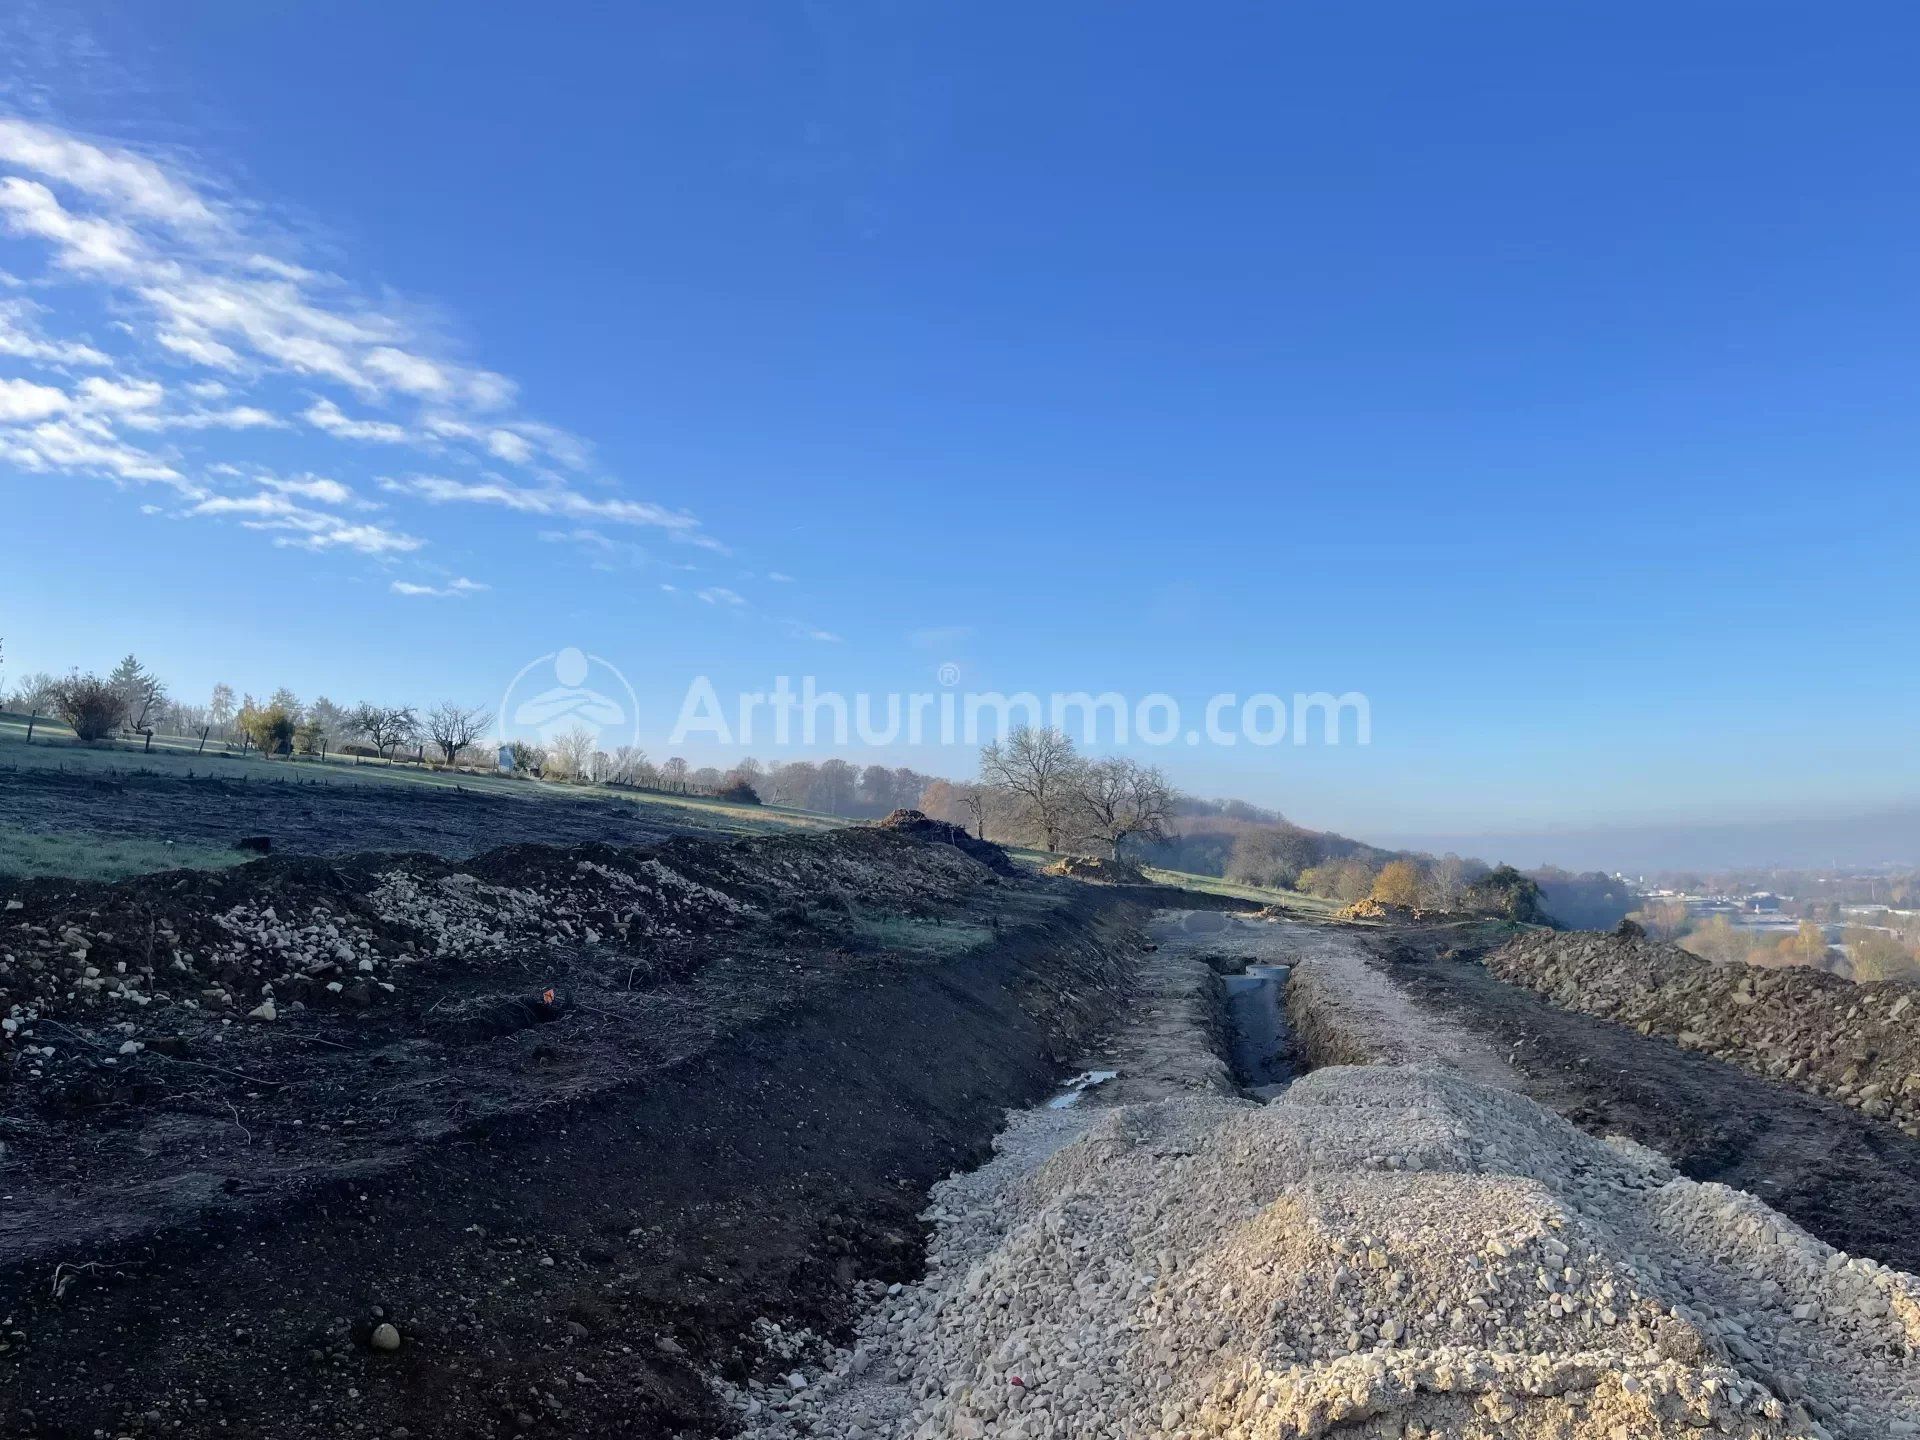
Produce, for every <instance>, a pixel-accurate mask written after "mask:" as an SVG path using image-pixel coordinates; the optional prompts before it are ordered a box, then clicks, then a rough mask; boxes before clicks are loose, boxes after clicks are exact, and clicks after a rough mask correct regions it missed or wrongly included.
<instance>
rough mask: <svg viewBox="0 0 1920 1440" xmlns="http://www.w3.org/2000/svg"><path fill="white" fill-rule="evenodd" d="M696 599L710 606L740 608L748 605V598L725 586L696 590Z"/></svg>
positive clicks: (712, 586) (710, 586)
mask: <svg viewBox="0 0 1920 1440" xmlns="http://www.w3.org/2000/svg"><path fill="white" fill-rule="evenodd" d="M694 597H695V598H696V599H700V600H704V601H706V602H707V604H709V605H733V606H740V605H745V604H746V603H747V597H746V596H744V595H742V594H741V593H740V592H739V591H737V590H729V589H727V587H726V586H724V585H709V586H708V587H707V588H706V589H704V590H696V591H695V592H694Z"/></svg>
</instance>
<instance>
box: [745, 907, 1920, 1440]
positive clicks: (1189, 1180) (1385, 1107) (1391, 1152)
mask: <svg viewBox="0 0 1920 1440" xmlns="http://www.w3.org/2000/svg"><path fill="white" fill-rule="evenodd" d="M1266 934H1267V935H1268V936H1270V937H1271V940H1270V943H1268V944H1266V945H1263V946H1262V947H1261V948H1262V949H1264V950H1265V951H1266V952H1267V953H1266V954H1265V956H1264V957H1263V958H1269V959H1273V960H1278V961H1283V962H1284V961H1288V960H1298V959H1300V958H1301V957H1300V954H1299V951H1300V950H1302V949H1310V950H1311V953H1310V954H1308V955H1307V956H1306V964H1307V966H1308V967H1309V969H1311V968H1312V967H1313V966H1314V965H1316V964H1328V968H1329V971H1330V972H1337V971H1338V970H1339V969H1340V968H1341V966H1342V964H1344V962H1342V961H1339V960H1338V958H1337V957H1334V958H1333V960H1332V962H1331V963H1330V956H1331V954H1332V951H1333V950H1337V949H1339V948H1340V947H1339V945H1338V944H1337V943H1335V941H1337V937H1333V939H1330V940H1326V941H1321V940H1319V937H1315V938H1316V942H1317V943H1316V944H1315V945H1314V946H1312V947H1303V946H1300V945H1299V944H1298V943H1297V942H1298V936H1297V935H1291V934H1290V933H1289V932H1287V931H1284V930H1279V929H1278V928H1277V927H1276V928H1274V929H1269V930H1267V931H1266ZM1245 938H1246V937H1245V936H1244V935H1240V934H1236V935H1235V936H1234V939H1235V941H1236V943H1238V942H1239V941H1241V940H1243V939H1245ZM1219 940H1220V937H1218V936H1192V937H1190V938H1188V939H1186V940H1174V941H1171V942H1169V943H1166V944H1163V948H1162V950H1161V952H1159V954H1158V955H1157V956H1155V957H1154V961H1155V968H1156V972H1157V973H1156V975H1154V976H1152V977H1149V981H1150V983H1149V985H1148V992H1149V993H1150V994H1153V995H1156V996H1158V997H1159V999H1158V1003H1156V1004H1154V1005H1152V1006H1149V1007H1147V1009H1146V1010H1145V1011H1143V1013H1141V1014H1140V1015H1138V1016H1137V1017H1136V1020H1137V1022H1138V1023H1137V1025H1136V1026H1135V1027H1134V1029H1135V1032H1137V1033H1138V1034H1139V1035H1140V1036H1143V1037H1146V1040H1147V1044H1146V1049H1147V1051H1148V1052H1149V1053H1148V1055H1147V1056H1146V1057H1145V1058H1148V1059H1151V1058H1152V1055H1153V1054H1155V1053H1157V1052H1159V1051H1160V1050H1162V1049H1163V1047H1164V1046H1165V1045H1166V1044H1168V1043H1169V1042H1170V1041H1171V1040H1172V1039H1173V1038H1174V1032H1175V1031H1177V1030H1178V1028H1179V1026H1180V1024H1181V1023H1183V1022H1184V1021H1185V1019H1186V1017H1187V1015H1188V1014H1190V1013H1191V1012H1190V1004H1189V1000H1190V996H1189V993H1188V989H1187V987H1186V986H1185V985H1184V984H1182V983H1180V975H1181V973H1182V972H1183V971H1184V972H1185V973H1186V975H1187V977H1188V978H1191V975H1192V971H1191V968H1190V967H1191V966H1193V965H1194V964H1197V963H1198V962H1196V961H1194V960H1193V959H1192V952H1194V951H1197V950H1199V949H1201V948H1202V947H1204V948H1205V949H1207V950H1210V951H1217V950H1218V949H1219ZM1290 943H1291V949H1290V948H1289V945H1290ZM1296 973H1299V972H1296ZM1370 973H1371V972H1370ZM1361 1008H1362V1010H1363V1011H1364V1013H1365V1015H1366V1016H1367V1017H1369V1018H1368V1022H1367V1023H1369V1024H1372V1025H1379V1024H1381V1023H1382V1019H1381V1017H1382V1016H1387V1017H1389V1020H1390V1018H1391V1016H1392V1014H1393V1011H1394V1005H1393V1003H1392V997H1390V996H1389V997H1386V998H1384V999H1383V998H1382V997H1381V996H1379V995H1378V994H1373V995H1370V996H1369V997H1368V998H1367V1000H1366V1003H1365V1004H1364V1005H1362V1006H1361ZM1174 1011H1177V1012H1181V1013H1180V1014H1173V1013H1171V1012H1174ZM1190 1038H1191V1039H1192V1042H1193V1043H1194V1044H1195V1045H1197V1046H1201V1047H1204V1046H1205V1045H1206V1043H1207V1037H1206V1036H1205V1034H1204V1033H1201V1034H1195V1035H1193V1036H1191V1037H1190ZM1373 1038H1374V1039H1375V1040H1379V1039H1381V1038H1382V1037H1381V1036H1379V1035H1375V1036H1374V1037H1373ZM1385 1038H1386V1039H1387V1041H1388V1043H1389V1044H1391V1043H1392V1037H1391V1036H1390V1035H1389V1036H1386V1037H1385ZM1411 1043H1412V1044H1413V1046H1414V1048H1416V1049H1417V1050H1419V1051H1421V1052H1426V1053H1424V1054H1423V1059H1425V1060H1427V1061H1428V1063H1423V1064H1420V1065H1413V1066H1408V1065H1374V1066H1364V1067H1337V1068H1333V1069H1327V1070H1321V1071H1317V1072H1315V1073H1313V1074H1311V1075H1309V1076H1307V1077H1306V1078H1304V1079H1302V1080H1300V1081H1299V1082H1297V1083H1296V1084H1295V1085H1293V1086H1292V1087H1291V1089H1290V1090H1288V1091H1287V1092H1286V1093H1285V1094H1284V1095H1283V1096H1281V1097H1280V1098H1279V1099H1277V1100H1276V1101H1275V1102H1274V1103H1272V1104H1270V1105H1267V1106H1264V1107H1261V1106H1257V1105H1254V1104H1252V1103H1250V1102H1247V1101H1243V1100H1237V1099H1233V1098H1228V1097H1224V1096H1222V1095H1220V1094H1218V1093H1217V1091H1216V1089H1215V1085H1214V1084H1213V1083H1209V1082H1211V1081H1213V1080H1214V1077H1213V1076H1212V1075H1211V1074H1210V1073H1208V1072H1206V1071H1205V1069H1204V1067H1203V1068H1202V1069H1200V1070H1199V1071H1197V1072H1187V1073H1179V1072H1178V1071H1177V1069H1176V1074H1177V1075H1178V1081H1177V1082H1176V1083H1175V1084H1173V1085H1170V1086H1169V1087H1168V1088H1167V1090H1166V1095H1167V1096H1168V1097H1169V1098H1145V1099H1142V1098H1138V1097H1139V1092H1140V1090H1141V1088H1142V1086H1141V1085H1140V1083H1139V1082H1138V1080H1137V1078H1136V1083H1135V1084H1134V1085H1133V1086H1132V1087H1131V1089H1130V1090H1129V1091H1128V1092H1127V1093H1128V1094H1131V1095H1132V1096H1133V1097H1135V1098H1133V1100H1132V1102H1131V1103H1124V1104H1113V1103H1111V1102H1110V1099H1109V1096H1110V1095H1112V1096H1118V1095H1121V1093H1122V1085H1123V1084H1124V1082H1125V1080H1126V1078H1127V1074H1128V1065H1129V1058H1130V1056H1129V1045H1130V1042H1129V1041H1128V1039H1126V1038H1125V1037H1123V1040H1122V1043H1121V1044H1120V1046H1119V1054H1118V1056H1117V1058H1116V1059H1115V1060H1113V1061H1111V1062H1108V1063H1110V1064H1112V1065H1115V1066H1117V1068H1119V1069H1120V1071H1121V1077H1122V1080H1121V1082H1120V1083H1116V1084H1109V1085H1103V1086H1101V1087H1099V1088H1098V1089H1096V1090H1093V1091H1090V1092H1088V1094H1087V1096H1086V1098H1085V1100H1084V1101H1083V1102H1082V1103H1081V1104H1080V1105H1078V1106H1076V1107H1073V1108H1071V1109H1064V1110H1049V1109H1045V1108H1041V1109H1037V1110H1033V1111H1028V1112H1023V1113H1021V1114H1018V1115H1015V1116H1013V1117H1012V1119H1011V1123H1010V1124H1009V1126H1008V1128H1007V1130H1006V1131H1005V1133H1004V1134H1003V1135H1002V1136H1001V1137H1000V1138H999V1140H998V1141H997V1142H996V1155H995V1158H994V1160H993V1161H992V1162H990V1163H989V1164H988V1165H986V1166H985V1167H983V1168H982V1169H980V1170H977V1171H974V1172H971V1173H969V1174H965V1175H956V1176H953V1177H952V1178H950V1179H949V1180H947V1181H945V1182H944V1183H942V1184H941V1185H940V1186H938V1187H937V1188H936V1189H935V1191H934V1194H933V1197H932V1206H931V1209H930V1211H929V1214H930V1216H931V1218H932V1219H933V1221H934V1223H935V1225H936V1236H935V1240H934V1244H933V1248H932V1252H931V1256H930V1260H929V1269H928V1273H927V1277H926V1279H925V1281H924V1282H923V1283H922V1284H919V1285H916V1286H910V1287H904V1288H901V1287H894V1290H893V1291H892V1292H891V1293H887V1294H879V1293H877V1291H876V1292H875V1295H874V1298H875V1301H876V1303H875V1305H874V1308H873V1309H872V1310H871V1311H870V1312H869V1313H868V1314H867V1315H866V1317H865V1318H864V1320H863V1321H862V1323H861V1329H860V1340H859V1343H858V1345H857V1347H855V1348H853V1349H848V1350H843V1351H840V1352H837V1353H834V1352H823V1350H822V1348H821V1347H820V1346H819V1345H818V1343H817V1342H813V1343H810V1344H809V1343H796V1342H795V1341H794V1339H793V1337H791V1336H787V1337H784V1338H783V1342H782V1343H783V1344H785V1345H786V1346H787V1347H788V1348H787V1349H785V1350H782V1351H780V1352H779V1353H781V1354H783V1355H787V1354H791V1355H797V1356H805V1357H810V1360H811V1363H810V1364H809V1363H808V1362H807V1361H806V1360H803V1361H802V1363H801V1365H800V1367H799V1368H798V1369H797V1370H796V1371H795V1373H797V1375H798V1377H799V1378H800V1379H801V1381H802V1382H803V1385H802V1387H800V1388H796V1387H794V1386H793V1385H792V1384H791V1383H790V1381H787V1382H782V1383H781V1384H780V1385H779V1386H778V1387H773V1386H768V1387H765V1388H753V1389H750V1390H745V1391H739V1392H734V1399H735V1400H736V1401H737V1403H738V1404H739V1406H740V1408H741V1410H742V1412H743V1414H744V1415H745V1416H746V1418H747V1420H748V1424H749V1429H750V1433H752V1434H754V1435H756V1436H757V1437H760V1440H786V1437H788V1436H791V1435H796V1434H808V1435H815V1436H820V1435H827V1436H843V1437H849V1440H856V1437H882V1436H885V1437H914V1440H937V1437H949V1436H951V1437H959V1440H974V1437H982V1440H984V1437H987V1436H995V1437H1001V1440H1042V1437H1059V1440H1082V1437H1096V1436H1109V1437H1114V1440H1119V1437H1129V1440H1131V1437H1147V1436H1157V1437H1168V1440H1172V1437H1191V1440H1202V1437H1206V1440H1212V1437H1222V1440H1256V1437H1260V1440H1264V1437H1283V1436H1286V1437H1292V1436H1299V1437H1309V1436H1323V1435H1341V1436H1377V1437H1385V1436H1395V1437H1405V1440H1433V1437H1441V1436H1462V1437H1487V1440H1491V1437H1494V1436H1500V1437H1548V1436H1553V1437H1568V1440H1584V1437H1604V1440H1638V1437H1642V1436H1649V1437H1652V1436H1680V1435H1686V1436H1697V1435H1700V1434H1703V1433H1705V1434H1717V1435H1738V1436H1749V1437H1771V1436H1847V1437H1860V1440H1868V1437H1873V1440H1878V1437H1883V1436H1901V1435H1914V1434H1920V1423H1916V1422H1917V1421H1920V1367H1917V1365H1916V1361H1915V1360H1914V1359H1913V1358H1912V1355H1913V1353H1914V1349H1915V1347H1916V1346H1920V1281H1916V1279H1915V1278H1914V1277H1913V1276H1910V1275H1904V1274H1900V1273H1897V1272H1893V1271H1889V1270H1886V1269H1885V1268H1883V1267H1881V1266H1878V1265H1875V1264H1873V1263H1872V1262H1870V1261H1864V1260H1859V1259H1848V1258H1847V1257H1845V1256H1843V1255H1839V1254H1837V1253H1835V1252H1834V1251H1832V1250H1831V1249H1829V1248H1828V1247H1827V1246H1825V1245H1823V1244H1821V1243H1820V1242H1818V1241H1816V1240H1813V1239H1812V1238H1810V1237H1809V1236H1807V1235H1806V1234H1805V1233H1804V1232H1802V1231H1801V1230H1799V1229H1798V1227H1796V1226H1795V1225H1793V1224H1792V1223H1791V1222H1790V1221H1788V1220H1786V1219H1785V1218H1784V1217H1782V1216H1780V1215H1778V1214H1776V1213H1775V1212H1773V1211H1772V1210H1770V1209H1768V1208H1767V1207H1766V1206H1765V1205H1763V1204H1762V1203H1760V1202H1759V1201H1757V1200H1755V1199H1753V1198H1752V1197H1750V1196H1747V1195H1744V1194H1741V1193H1739V1192H1736V1191H1731V1190H1728V1189H1726V1188H1725V1187H1722V1186H1717V1185H1701V1184H1695V1183H1694V1182H1691V1181H1688V1180H1685V1179H1682V1178H1679V1177H1677V1176H1676V1175H1675V1174H1674V1173H1673V1172H1672V1171H1671V1169H1670V1168H1669V1167H1668V1166H1667V1165H1666V1164H1665V1162H1664V1161H1662V1160H1661V1159H1660V1158H1659V1157H1658V1156H1655V1155H1653V1154H1651V1153H1650V1152H1648V1151H1646V1150H1644V1149H1641V1148H1639V1147H1637V1146H1633V1145H1631V1144H1626V1143H1621V1142H1603V1141H1599V1140H1595V1139H1593V1138H1591V1137H1589V1136H1586V1135H1584V1134H1582V1133H1580V1132H1579V1131H1577V1130H1576V1129H1574V1128H1573V1127H1572V1126H1570V1125H1568V1124H1567V1123H1566V1122H1565V1121H1563V1120H1561V1119H1560V1118H1559V1117H1557V1116H1554V1115H1552V1114H1550V1113H1549V1112H1547V1111H1545V1110H1543V1109H1542V1108H1540V1107H1539V1106H1537V1105H1535V1104H1534V1103H1533V1102H1531V1101H1529V1100H1526V1099H1524V1098H1522V1097H1521V1096H1518V1095H1516V1094H1513V1093H1511V1092H1508V1091H1505V1090H1503V1089H1500V1088H1498V1087H1496V1086H1493V1085H1490V1084H1488V1083H1486V1081H1485V1080H1484V1079H1482V1078H1476V1077H1473V1076H1470V1075H1468V1074H1462V1073H1460V1072H1459V1071H1457V1070H1452V1069H1448V1068H1445V1067H1444V1066H1440V1065H1435V1064H1433V1063H1431V1060H1432V1058H1433V1053H1434V1052H1433V1049H1432V1047H1433V1046H1434V1045H1435V1044H1436V1043H1437V1044H1438V1052H1439V1053H1445V1052H1446V1051H1447V1050H1448V1049H1449V1046H1450V1044H1451V1042H1450V1041H1449V1039H1448V1037H1445V1036H1441V1037H1438V1041H1437V1042H1436V1037H1434V1036H1433V1035H1432V1034H1427V1033H1423V1034H1422V1035H1421V1036H1419V1037H1413V1039H1412V1041H1411ZM1470 1051H1471V1047H1468V1050H1467V1051H1463V1052H1461V1053H1470ZM1178 1082H1184V1083H1178ZM787 1368H788V1369H793V1368H794V1367H792V1366H788V1367H787Z"/></svg>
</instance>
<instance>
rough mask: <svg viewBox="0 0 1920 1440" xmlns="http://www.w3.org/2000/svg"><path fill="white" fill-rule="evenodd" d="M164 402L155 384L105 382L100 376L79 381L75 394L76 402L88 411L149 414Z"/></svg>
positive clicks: (121, 381)
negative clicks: (144, 411) (140, 411)
mask: <svg viewBox="0 0 1920 1440" xmlns="http://www.w3.org/2000/svg"><path fill="white" fill-rule="evenodd" d="M166 398H167V392H166V390H165V389H164V388H163V387H162V386H161V385H160V384H159V383H158V382H157V381H153V380H108V379H105V378H103V377H101V376H99V375H92V376H89V377H88V378H87V379H85V380H82V381H81V382H80V388H79V389H78V390H77V391H75V392H74V399H75V400H76V402H77V403H79V404H81V405H83V406H85V407H86V408H88V409H90V410H152V409H154V408H155V407H156V406H158V405H159V404H160V402H161V401H163V400H165V399H166Z"/></svg>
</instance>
